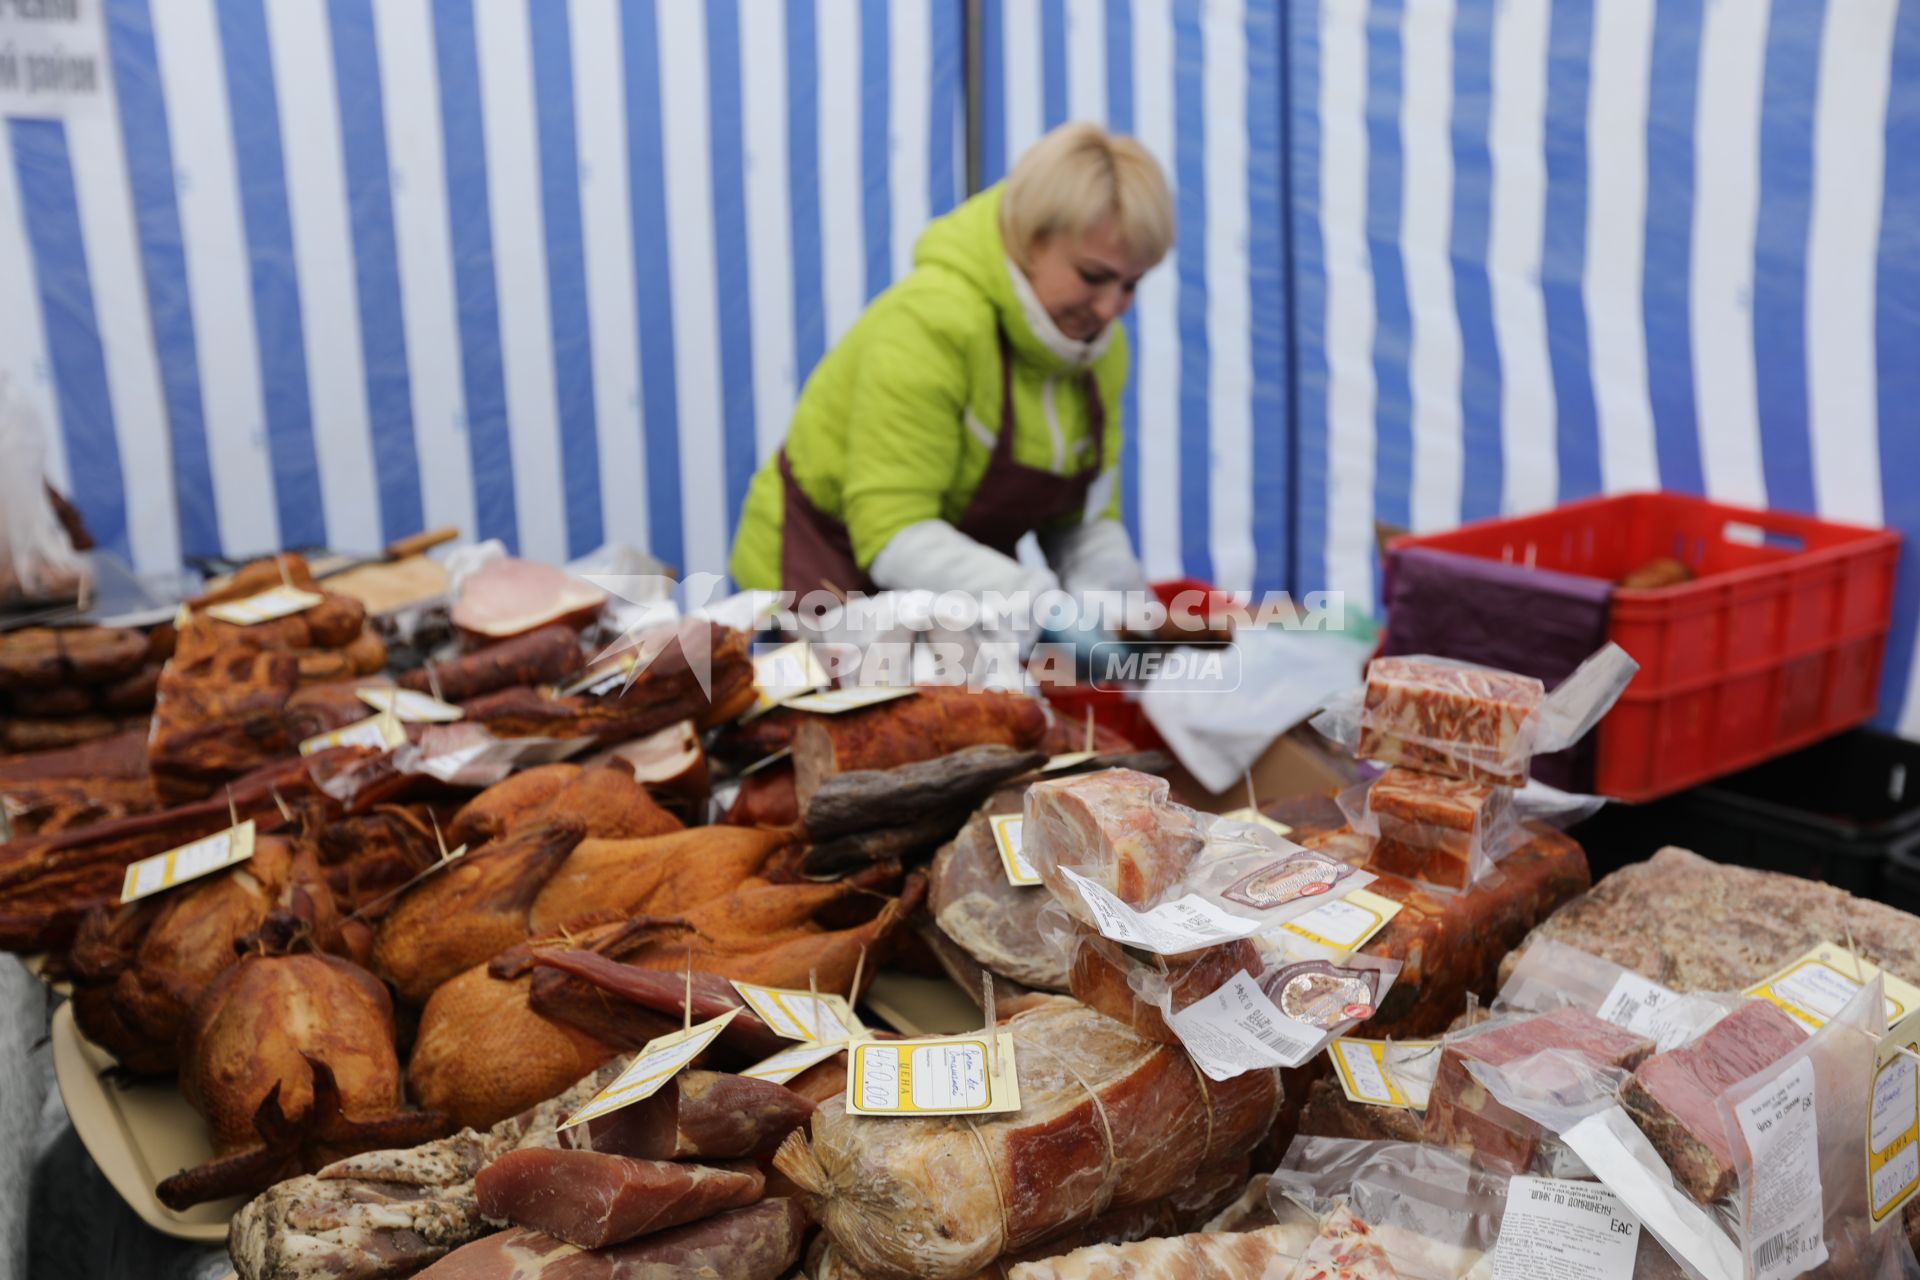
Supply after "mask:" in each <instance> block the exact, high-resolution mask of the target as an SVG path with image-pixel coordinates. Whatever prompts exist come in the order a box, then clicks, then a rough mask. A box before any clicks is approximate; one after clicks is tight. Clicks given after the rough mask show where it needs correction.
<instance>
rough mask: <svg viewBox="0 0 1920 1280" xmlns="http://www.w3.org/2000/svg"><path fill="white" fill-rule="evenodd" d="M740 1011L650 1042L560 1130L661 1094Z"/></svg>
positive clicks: (569, 1118)
mask: <svg viewBox="0 0 1920 1280" xmlns="http://www.w3.org/2000/svg"><path fill="white" fill-rule="evenodd" d="M739 1012H740V1011H739V1010H738V1009H729V1010H727V1011H726V1012H725V1013H723V1014H721V1015H720V1016H719V1017H717V1018H713V1019H710V1020H709V1021H706V1022H703V1023H701V1024H700V1025H698V1026H696V1027H689V1028H688V1029H687V1030H685V1031H676V1032H674V1033H673V1034H672V1035H670V1036H661V1037H659V1038H658V1039H654V1040H649V1041H647V1044H646V1047H645V1048H643V1049H641V1050H640V1052H639V1053H637V1054H635V1055H634V1059H633V1061H632V1062H630V1063H628V1064H627V1069H626V1070H625V1071H622V1072H621V1073H620V1074H619V1076H617V1077H616V1078H615V1079H614V1082H613V1083H612V1084H610V1085H608V1086H607V1087H606V1088H604V1089H602V1090H601V1091H600V1092H599V1093H597V1094H595V1095H594V1096H593V1098H592V1100H590V1101H589V1102H588V1103H587V1104H586V1105H585V1106H583V1107H581V1108H580V1109H579V1110H578V1111H576V1112H574V1113H573V1114H572V1115H570V1116H568V1117H567V1120H566V1123H564V1124H562V1125H561V1126H560V1127H561V1128H562V1129H570V1128H572V1127H573V1126H574V1125H576V1124H585V1123H586V1122H587V1121H589V1120H597V1119H599V1118H600V1117H601V1116H604V1115H606V1114H607V1113H609V1112H612V1111H618V1110H619V1109H620V1108H622V1107H625V1106H630V1105H632V1104H633V1103H636V1102H639V1101H640V1100H641V1099H643V1098H651V1097H652V1096H653V1095H654V1094H656V1093H658V1092H660V1088H661V1086H662V1085H664V1084H666V1082H667V1081H669V1080H671V1079H673V1078H674V1076H676V1075H678V1074H679V1073H680V1072H681V1071H683V1070H684V1069H685V1068H686V1066H687V1064H689V1063H690V1062H692V1061H693V1060H694V1059H695V1058H697V1057H699V1056H700V1054H701V1051H702V1050H704V1049H705V1048H706V1047H707V1046H708V1045H710V1044H712V1043H713V1041H714V1038H715V1037H717V1036H718V1035H719V1034H720V1033H721V1032H722V1031H725V1030H726V1029H727V1024H728V1023H729V1022H732V1021H733V1020H734V1018H735V1017H736V1016H737V1015H738V1014H739Z"/></svg>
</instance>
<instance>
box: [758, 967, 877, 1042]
mask: <svg viewBox="0 0 1920 1280" xmlns="http://www.w3.org/2000/svg"><path fill="white" fill-rule="evenodd" d="M733 989H734V990H735V991H738V992H739V993H740V998H741V999H742V1000H745V1001H746V1002H747V1008H749V1009H751V1010H753V1011H754V1012H755V1013H756V1014H758V1015H759V1016H760V1021H762V1022H764V1023H766V1024H767V1027H768V1029H770V1030H771V1031H772V1032H773V1033H774V1034H775V1035H777V1036H785V1037H786V1038H787V1039H789V1040H813V1041H817V1042H819V1043H822V1044H827V1043H832V1044H840V1043H843V1042H844V1041H846V1040H847V1039H849V1038H851V1037H852V1036H855V1035H858V1034H859V1033H860V1032H862V1031H864V1030H865V1028H864V1027H862V1026H861V1025H860V1019H859V1017H858V1016H857V1015H856V1014H855V1013H854V1011H853V1008H852V1006H850V1005H849V1004H848V1003H847V1002H846V1000H845V999H844V998H842V997H840V996H833V995H828V996H822V995H815V994H814V993H813V992H811V991H790V990H787V989H786V988H784V987H756V986H754V985H753V984H752V983H750V982H735V983H734V984H733Z"/></svg>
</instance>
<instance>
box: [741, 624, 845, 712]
mask: <svg viewBox="0 0 1920 1280" xmlns="http://www.w3.org/2000/svg"><path fill="white" fill-rule="evenodd" d="M829 683H831V677H830V676H829V675H828V674H827V670H826V668H825V667H823V666H821V665H820V659H819V658H818V657H816V656H815V655H814V652H813V647H812V646H811V645H809V644H808V643H807V642H806V641H804V640H795V641H793V642H792V643H790V644H783V645H781V646H780V647H779V648H778V649H774V650H772V651H770V652H768V653H757V654H755V655H754V657H753V687H754V689H755V690H756V691H757V692H758V694H759V695H760V696H759V699H758V700H757V701H756V702H755V704H754V710H755V711H756V712H765V711H771V710H772V709H773V708H775V707H777V706H780V705H781V704H783V703H786V702H789V701H791V700H793V699H794V698H797V697H799V696H800V695H801V694H803V693H812V692H813V691H814V690H815V689H820V688H824V687H825V686H826V685H827V684H829Z"/></svg>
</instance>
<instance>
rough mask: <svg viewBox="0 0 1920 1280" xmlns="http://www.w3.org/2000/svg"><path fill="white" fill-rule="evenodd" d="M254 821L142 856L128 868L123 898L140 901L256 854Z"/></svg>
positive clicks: (123, 886)
mask: <svg viewBox="0 0 1920 1280" xmlns="http://www.w3.org/2000/svg"><path fill="white" fill-rule="evenodd" d="M253 845H254V824H253V819H252V818H248V819H247V820H246V821H245V822H242V823H241V824H239V825H238V826H234V827H228V828H227V829H226V830H225V831H216V832H214V833H213V834H212V835H210V836H206V837H203V838H202V839H199V840H195V841H194V842H193V843H191V844H183V845H181V846H180V847H179V848H177V849H169V850H167V851H166V852H165V853H156V854H154V855H153V856H152V857H151V858H142V859H140V861H138V862H136V863H133V864H132V865H130V866H129V867H128V868H127V876H126V879H125V880H123V881H122V882H121V885H120V901H121V902H122V903H127V902H136V901H138V900H139V899H141V898H150V897H152V896H153V895H154V894H156V893H160V892H163V891H165V890H167V889H171V888H173V886H175V885H177V884H184V883H185V882H187V881H188V880H197V879H199V878H200V877H201V876H206V875H212V874H213V873H214V872H216V871H222V870H225V869H226V868H227V867H231V866H233V865H235V864H236V863H241V862H245V861H246V860H247V859H248V858H251V857H252V856H253Z"/></svg>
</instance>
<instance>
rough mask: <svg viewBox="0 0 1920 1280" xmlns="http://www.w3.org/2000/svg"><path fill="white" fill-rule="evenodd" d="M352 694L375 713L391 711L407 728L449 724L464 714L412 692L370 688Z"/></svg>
mask: <svg viewBox="0 0 1920 1280" xmlns="http://www.w3.org/2000/svg"><path fill="white" fill-rule="evenodd" d="M354 694H355V696H357V697H358V698H359V699H360V701H362V702H364V703H366V704H367V705H368V706H370V707H372V708H373V709H374V710H375V711H391V712H392V713H393V714H394V715H395V716H397V717H399V718H400V719H401V720H404V721H406V722H407V723H409V724H452V723H453V722H454V721H455V720H458V719H460V718H461V717H463V716H465V715H466V714H467V713H466V712H464V711H462V710H461V709H460V708H459V707H456V706H454V705H452V704H451V703H446V702H442V701H440V699H438V698H436V697H433V696H432V695H431V694H425V693H418V692H415V691H414V690H412V689H387V688H383V687H380V686H378V685H370V686H368V687H367V688H364V689H355V690H354ZM395 745H398V744H397V743H396V744H395Z"/></svg>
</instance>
